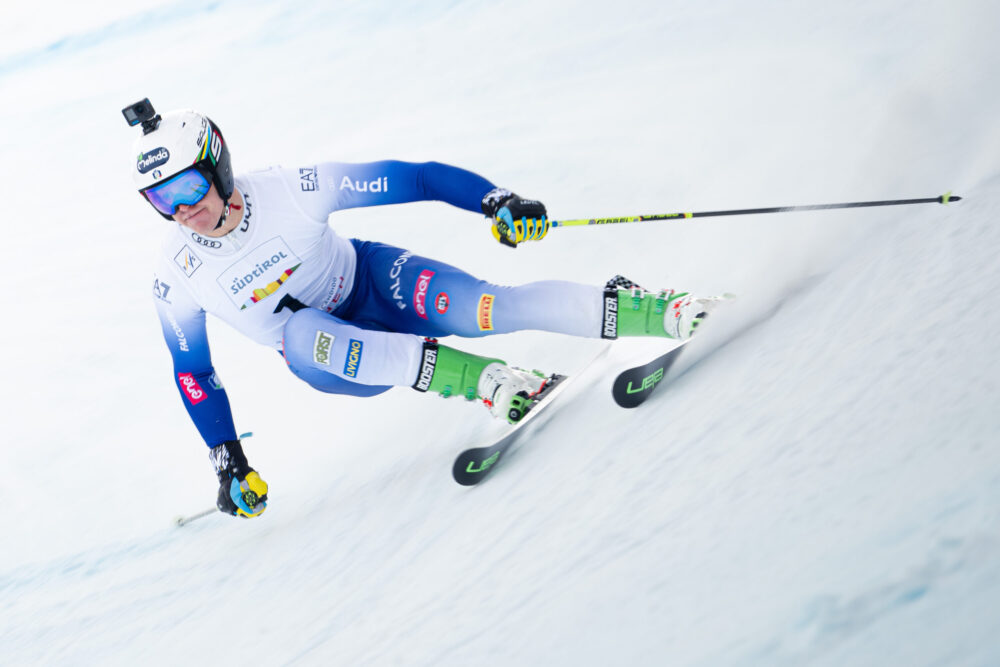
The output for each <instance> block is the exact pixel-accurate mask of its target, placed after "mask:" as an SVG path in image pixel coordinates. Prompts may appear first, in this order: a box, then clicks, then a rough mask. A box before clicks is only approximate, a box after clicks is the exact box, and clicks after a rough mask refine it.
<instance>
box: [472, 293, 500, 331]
mask: <svg viewBox="0 0 1000 667" xmlns="http://www.w3.org/2000/svg"><path fill="white" fill-rule="evenodd" d="M494 299H496V297H495V296H493V295H492V294H484V295H482V296H481V297H479V309H478V310H477V321H478V324H479V330H480V331H492V330H493V300H494Z"/></svg>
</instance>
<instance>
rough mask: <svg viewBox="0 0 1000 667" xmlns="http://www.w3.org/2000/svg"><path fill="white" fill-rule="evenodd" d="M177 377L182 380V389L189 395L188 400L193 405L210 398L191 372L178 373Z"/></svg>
mask: <svg viewBox="0 0 1000 667" xmlns="http://www.w3.org/2000/svg"><path fill="white" fill-rule="evenodd" d="M177 379H178V380H179V381H180V383H181V389H182V390H183V391H184V395H185V396H187V400H188V402H189V403H190V404H191V405H198V404H199V403H201V402H202V401H204V400H205V399H206V398H208V395H207V394H205V390H204V389H202V388H201V385H200V384H198V381H197V380H195V379H194V376H193V375H191V374H190V373H178V374H177Z"/></svg>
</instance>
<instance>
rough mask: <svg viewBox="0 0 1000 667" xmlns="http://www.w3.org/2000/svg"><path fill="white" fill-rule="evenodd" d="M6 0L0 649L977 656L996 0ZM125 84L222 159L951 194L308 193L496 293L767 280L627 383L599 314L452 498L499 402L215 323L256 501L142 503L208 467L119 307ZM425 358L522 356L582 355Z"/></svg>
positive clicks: (20, 658) (990, 519)
mask: <svg viewBox="0 0 1000 667" xmlns="http://www.w3.org/2000/svg"><path fill="white" fill-rule="evenodd" d="M41 9H42V10H43V11H42V12H41V13H40V15H39V16H33V15H32V14H31V13H29V12H28V11H27V9H26V8H24V7H17V8H14V7H11V8H5V9H3V10H0V12H3V14H2V15H0V37H4V38H5V44H6V46H5V47H4V50H3V51H0V94H2V95H3V98H4V99H5V100H16V103H14V104H8V105H5V106H4V108H3V109H2V110H0V121H2V122H0V125H2V126H3V127H6V128H7V131H5V132H4V133H3V134H0V153H2V155H3V156H4V157H3V159H2V160H0V182H3V183H5V184H6V186H5V188H4V195H5V196H4V198H3V204H2V205H3V207H4V212H5V216H4V218H5V220H7V221H8V226H7V228H8V233H9V235H10V243H11V245H10V246H9V247H10V248H12V249H13V250H12V251H11V252H9V253H7V255H6V260H7V267H6V271H5V276H6V277H7V281H8V282H7V285H6V289H5V292H4V306H5V310H6V311H7V312H8V313H9V314H11V313H13V314H14V318H13V319H14V320H15V321H16V322H17V326H16V328H15V327H14V326H13V325H11V324H8V327H7V328H6V329H5V331H6V333H5V336H6V339H5V341H4V345H3V346H0V349H2V352H0V354H2V358H0V360H2V364H3V368H4V369H5V376H6V377H7V378H8V382H6V383H4V388H3V390H2V391H3V396H2V400H0V405H2V406H3V408H2V409H3V413H2V423H3V424H4V443H3V447H0V470H3V471H4V475H5V478H4V484H3V485H0V508H2V511H0V534H2V535H3V536H4V537H3V549H0V663H3V664H12V665H21V664H101V665H109V664H122V665H125V664H129V665H131V664H176V663H180V662H183V661H186V662H189V663H192V664H204V663H208V662H216V661H219V660H221V659H226V660H232V659H234V658H235V659H237V660H246V659H251V658H252V659H254V660H256V661H259V662H262V663H264V664H295V665H311V664H344V665H386V664H407V665H410V664H414V665H417V664H419V665H469V664H477V665H514V664H553V665H606V664H630V665H640V664H650V665H651V664H672V665H673V664H677V665H718V664H746V665H803V664H816V665H845V664H850V665H883V664H907V665H953V664H954V665H982V664H996V663H998V662H1000V645H998V643H997V641H996V639H995V637H996V636H997V631H998V630H1000V621H998V615H997V614H996V608H997V605H998V602H1000V583H998V582H1000V537H998V536H1000V451H998V448H997V446H996V441H997V433H998V432H1000V414H998V412H997V409H996V406H997V404H998V403H1000V400H998V399H1000V381H998V378H1000V355H998V353H997V344H996V340H997V337H998V335H1000V307H998V306H1000V303H998V302H1000V298H998V296H997V295H998V294H1000V262H998V261H997V250H998V249H1000V226H998V225H996V220H997V217H998V215H1000V163H998V162H1000V160H998V158H997V156H998V155H1000V131H998V130H997V129H996V123H995V118H996V117H997V114H998V112H1000V94H998V93H997V92H996V86H995V81H994V78H995V73H996V72H997V71H1000V47H997V46H996V45H995V39H994V35H993V32H994V30H993V28H992V26H995V25H998V24H1000V10H998V9H997V8H995V7H994V6H993V5H990V4H989V3H986V2H981V1H962V2H957V3H947V4H944V3H937V2H931V1H927V0H922V1H920V2H910V3H904V2H902V1H901V0H899V1H896V2H888V3H882V4H881V5H879V6H878V7H871V6H869V5H865V4H859V3H847V4H844V5H842V6H835V7H832V6H829V5H825V4H824V5H821V4H819V3H804V4H802V3H782V2H773V3H765V4H764V5H758V6H754V7H753V8H751V7H744V6H742V5H740V4H739V3H722V4H718V5H712V6H705V7H702V6H693V5H689V4H687V3H679V2H661V3H651V2H634V3H632V2H628V3H625V4H624V5H616V6H615V7H609V6H606V5H602V4H600V3H596V2H586V3H565V2H554V3H550V4H546V5H544V6H539V5H537V3H535V4H531V3H527V2H523V1H521V0H515V1H513V2H507V3H503V4H502V5H497V6H493V5H490V4H488V3H456V2H435V3H396V4H393V5H392V6H391V7H390V6H388V5H386V6H379V4H378V3H375V4H370V3H361V2H345V3H338V4H337V5H336V6H325V5H298V4H293V3H283V2H281V3H270V2H262V1H261V2H253V3H236V2H231V1H220V2H215V3H210V4H207V5H204V4H198V3H192V2H188V1H187V0H178V1H175V2H168V1H165V2H160V3H157V4H156V5H151V6H148V7H145V8H143V9H141V10H136V9H135V8H133V7H130V6H125V5H121V4H118V5H116V6H115V7H114V8H109V10H108V14H107V15H106V16H104V17H100V16H97V15H94V14H93V13H87V14H79V13H77V14H74V13H73V12H72V9H71V8H70V7H69V5H66V6H65V7H64V6H62V5H61V4H60V3H59V2H51V3H48V4H46V5H45V6H43V7H41ZM43 15H50V20H49V21H48V22H47V23H46V22H43V21H41V20H40V19H41V18H43ZM510 26H528V27H529V28H530V29H524V30H520V29H518V30H514V29H512V28H510ZM220 63H232V67H231V69H226V68H225V67H223V66H220ZM220 83H221V85H220ZM145 96H149V97H150V98H151V99H152V101H153V103H154V104H155V105H156V106H157V108H158V109H160V110H161V111H163V110H166V109H169V108H173V107H182V106H192V107H198V108H200V109H203V110H205V111H206V112H207V113H209V114H211V115H212V116H213V118H214V119H215V120H216V121H217V122H219V123H220V125H221V126H222V128H223V129H224V131H225V132H226V137H227V139H228V140H229V141H230V144H231V146H232V147H233V153H234V160H235V162H236V166H237V171H241V170H244V169H249V168H253V167H255V166H258V165H263V164H270V163H276V162H280V163H283V164H286V165H292V164H296V163H299V162H301V163H303V164H307V163H309V162H310V161H315V160H320V159H337V160H344V161H352V160H357V161H365V160H373V159H383V158H386V157H393V158H399V159H409V160H440V161H444V162H451V163H454V164H458V165H460V166H464V167H468V168H471V169H474V170H476V171H480V172H481V173H483V174H484V175H485V176H487V177H489V178H491V179H492V180H494V181H496V182H498V183H499V184H501V185H506V186H509V187H511V188H513V189H515V190H516V191H518V192H521V193H523V194H525V195H528V196H537V197H539V198H541V199H542V200H543V201H545V202H546V204H547V205H548V206H549V210H550V212H551V214H552V215H553V217H555V218H560V217H562V218H574V217H584V216H605V215H607V216H613V215H631V214H642V213H653V212H667V211H670V210H707V209H723V208H736V207H749V206H769V205H786V204H787V205H792V204H805V203H826V202H833V201H848V200H852V199H853V200H867V199H882V198H895V197H911V196H912V197H919V196H935V195H938V194H941V193H942V192H943V191H945V190H947V189H954V191H955V193H956V194H959V195H961V196H962V197H963V200H962V201H961V202H957V203H955V204H952V205H950V206H947V207H943V206H938V205H929V206H917V207H899V208H891V209H890V208H886V209H867V210H863V211H839V212H819V213H809V214H804V213H787V214H778V215H771V216H746V217H742V218H732V219H714V220H708V221H689V222H664V223H650V224H637V225H610V226H606V227H602V228H584V229H571V228H567V229H555V230H553V231H552V233H551V234H550V237H549V238H548V239H546V240H545V241H544V242H543V243H540V244H535V245H526V246H525V247H522V248H518V249H517V250H516V251H513V252H512V251H510V250H508V249H506V248H501V247H499V246H497V244H495V243H494V242H493V241H492V239H490V238H489V235H488V232H487V230H486V227H485V224H484V223H482V222H481V221H478V220H476V219H475V216H469V215H468V214H466V213H464V212H461V211H455V210H453V209H448V208H447V207H444V206H443V205H439V204H430V203H426V204H424V203H422V204H415V205H410V206H407V207H385V208H383V209H380V210H368V211H348V212H344V213H343V214H338V216H337V217H335V218H334V219H333V220H332V224H334V226H335V227H336V229H337V230H338V232H339V233H342V234H344V235H345V236H352V235H357V236H362V237H366V238H376V239H379V240H384V241H386V242H391V243H395V244H397V245H401V246H405V247H408V248H410V249H412V250H413V251H414V252H417V253H423V254H427V255H431V256H434V257H438V258H440V259H443V260H445V261H449V262H452V263H454V264H456V265H458V266H462V267H466V268H470V269H472V270H473V271H474V272H475V273H478V274H479V275H482V276H483V277H484V278H487V279H492V280H498V281H507V282H520V281H528V280H535V279H542V278H551V277H559V278H564V279H568V280H576V281H580V282H588V283H599V282H603V281H604V280H606V279H607V278H608V277H610V276H611V275H613V274H615V273H624V274H625V275H628V276H629V277H631V278H633V279H635V280H636V281H638V282H640V283H642V284H646V285H648V286H649V287H652V288H655V287H659V286H661V285H665V286H672V287H680V288H684V289H691V290H693V291H696V292H704V293H721V292H724V291H731V292H735V293H737V294H739V299H738V301H737V302H736V304H734V307H733V312H734V313H735V312H737V311H738V310H743V309H745V310H746V311H749V312H751V313H760V312H766V310H767V308H768V306H769V304H770V303H773V302H774V301H775V300H776V299H779V298H780V297H781V295H785V294H787V295H789V296H788V297H787V299H786V300H785V301H784V302H783V304H782V307H781V308H780V309H779V310H777V311H776V312H775V313H774V315H773V316H771V317H768V318H766V319H765V321H763V322H761V323H760V324H759V325H757V326H754V327H751V328H749V329H747V330H746V331H744V332H743V333H741V334H740V335H737V336H736V337H734V338H733V339H732V340H730V341H728V342H727V343H726V345H725V346H724V347H720V348H719V349H718V350H717V351H716V352H715V353H714V354H710V355H707V356H705V357H704V358H702V359H700V360H699V361H698V363H697V364H696V365H694V366H693V367H692V368H690V370H689V371H688V372H687V373H685V374H684V375H682V376H681V377H679V378H678V379H677V380H676V381H675V382H673V383H671V384H669V385H667V386H663V387H660V388H659V389H658V390H657V393H656V394H654V396H653V397H652V398H651V400H650V401H649V402H648V403H647V404H646V405H644V406H643V407H642V408H640V409H638V410H634V411H629V410H620V409H618V408H616V407H615V406H614V404H613V403H612V401H611V397H610V387H611V380H612V379H613V374H614V373H615V372H616V371H617V370H620V369H622V368H624V367H627V366H628V365H631V364H633V363H638V361H639V360H646V359H648V358H650V357H651V356H653V355H655V354H656V353H657V352H658V350H659V349H660V343H659V342H657V341H652V342H650V341H619V343H618V344H616V345H615V347H614V349H613V350H612V352H611V354H610V355H609V357H608V358H606V359H604V360H601V361H600V362H598V364H597V365H596V366H595V368H594V369H592V370H591V371H589V372H590V373H592V374H593V376H592V378H590V379H588V380H587V381H586V382H582V383H580V384H577V385H576V386H575V387H574V388H573V389H572V390H571V392H570V395H569V396H568V397H567V398H568V399H570V400H564V401H562V402H563V403H564V406H563V407H562V408H560V409H559V410H558V411H557V412H556V413H554V414H553V415H552V416H551V418H550V419H547V420H543V422H542V423H540V424H539V425H537V426H535V427H532V437H531V438H530V440H529V441H526V442H523V443H522V444H521V445H520V446H519V447H517V448H516V449H514V450H512V451H511V452H510V453H509V454H508V456H507V458H506V459H505V461H504V464H503V465H502V466H501V467H500V468H499V469H498V470H497V471H495V473H493V475H492V476H491V478H490V479H489V480H488V481H487V482H486V483H485V484H483V485H482V486H480V487H475V488H472V489H465V488H461V487H458V486H457V485H455V484H454V483H453V482H452V481H451V478H450V467H451V463H452V461H453V460H454V456H455V455H456V454H457V453H458V451H459V450H460V449H462V448H464V447H466V446H469V445H474V444H477V443H478V442H479V441H480V440H485V439H487V436H488V434H489V433H490V432H495V431H496V430H497V429H498V428H502V426H498V425H497V424H495V423H492V422H491V421H490V420H489V419H488V417H487V416H486V415H485V414H484V411H483V410H482V408H480V407H472V406H468V405H465V404H464V402H462V401H460V400H458V399H453V400H449V401H442V400H435V399H431V398H428V397H424V396H416V395H415V394H414V393H413V392H411V391H408V390H403V389H400V390H396V391H393V392H389V393H388V394H386V395H384V396H380V397H377V398H373V399H368V400H356V399H349V398H337V397H330V396H326V395H317V394H315V393H313V392H310V391H309V390H308V389H307V388H306V387H304V386H302V385H301V383H298V381H297V380H295V379H294V378H293V377H292V376H291V375H290V374H289V373H288V372H287V370H286V369H285V368H284V365H283V364H282V363H281V362H280V359H276V358H275V355H274V354H273V352H272V351H269V350H264V349H262V348H257V347H255V346H253V344H252V343H249V342H248V341H243V340H240V339H239V338H238V337H237V336H236V335H235V334H232V333H231V332H228V331H226V329H225V328H224V326H221V325H219V323H218V322H213V323H212V324H211V325H210V335H211V337H212V342H213V352H214V361H215V364H216V368H217V369H218V371H219V373H220V375H221V377H222V378H223V380H224V381H225V383H226V386H227V390H228V391H229V394H230V398H231V400H232V402H233V405H234V410H235V414H236V418H237V427H238V428H239V429H240V430H241V431H247V430H253V431H254V432H255V434H256V435H255V437H254V438H253V439H251V440H249V441H248V443H247V452H248V456H249V458H250V461H251V462H252V464H253V465H254V466H255V467H256V468H257V469H258V470H260V471H261V473H262V475H263V476H264V478H265V479H267V480H268V482H269V484H270V485H271V493H270V494H269V495H270V496H271V499H272V500H271V505H270V506H269V508H268V512H267V513H266V514H265V515H264V516H263V517H262V518H260V519H257V520H254V521H236V520H233V519H231V518H229V517H224V516H221V515H211V516H209V517H207V518H204V519H201V520H199V521H196V522H194V523H192V524H190V525H188V526H185V527H183V528H176V527H174V526H172V525H171V518H172V517H173V516H176V515H177V514H181V513H186V514H190V513H194V512H197V511H199V510H200V509H203V508H204V507H206V506H208V505H210V504H211V503H212V501H213V499H214V495H215V486H214V484H215V481H214V475H213V474H212V472H211V469H210V467H209V464H208V461H207V457H206V456H205V452H204V448H203V446H202V445H201V443H200V442H199V441H198V439H197V435H196V433H195V432H194V429H193V428H192V427H191V426H190V424H189V423H187V421H186V415H185V414H184V412H183V409H182V407H181V404H180V402H179V401H178V398H177V395H176V390H175V389H174V387H173V385H172V383H171V382H170V381H169V373H170V370H169V360H168V356H167V354H166V352H165V350H164V349H163V344H162V341H161V339H160V332H159V327H158V326H157V324H156V322H155V316H154V314H153V309H152V307H151V304H150V303H149V298H148V297H149V295H148V291H147V290H148V280H149V264H150V262H149V258H150V254H151V253H152V251H153V249H154V248H155V244H156V242H157V240H158V238H159V231H158V230H159V227H158V226H157V223H158V222H159V220H158V218H156V217H155V216H153V217H151V213H150V212H149V211H148V210H147V209H148V207H146V206H145V205H144V204H143V203H142V202H141V201H140V200H139V198H138V197H135V196H134V195H133V194H132V193H131V185H130V182H129V180H128V176H127V174H126V169H125V160H126V159H127V155H128V151H129V148H128V146H129V143H130V141H131V139H132V135H131V133H130V132H129V130H128V129H127V128H126V127H125V125H124V123H122V122H121V120H120V118H119V117H118V110H119V109H120V108H121V107H123V106H125V105H126V104H128V103H130V102H132V101H134V100H137V99H140V98H142V97H145ZM653 249H655V250H653ZM810 277H812V279H810ZM796 288H798V290H796ZM737 306H738V307H737ZM731 319H736V317H735V315H733V316H732V318H731ZM10 321H11V319H10V317H9V319H8V322H10ZM718 321H719V322H720V325H719V326H718V328H717V332H721V331H722V330H723V328H724V327H723V326H722V324H723V323H724V321H725V318H723V317H722V316H721V315H720V317H719V318H718ZM711 324H712V322H711V321H709V322H707V323H706V328H705V329H704V331H703V332H702V334H701V335H703V336H705V337H706V339H707V338H708V337H711V336H713V335H719V336H721V333H719V334H712V328H711ZM213 325H214V326H213ZM449 342H453V343H454V344H456V345H458V346H461V347H463V348H465V349H468V350H470V351H474V352H483V353H486V352H488V353H490V354H494V355H497V356H500V357H503V358H507V359H510V360H511V361H513V362H516V363H518V364H521V365H527V366H530V367H538V368H544V369H551V370H556V371H560V372H574V371H575V370H577V369H578V367H579V365H580V364H582V363H584V361H585V360H586V359H588V358H590V357H591V356H592V355H593V354H594V353H595V352H596V350H598V349H599V347H600V345H601V342H600V341H589V340H570V339H566V338H564V337H560V336H556V335H553V334H546V333H539V332H522V333H518V334H513V335H508V336H497V337H492V338H488V339H481V340H469V341H457V340H453V341H449ZM600 371H603V373H604V376H603V377H602V375H601V372H600Z"/></svg>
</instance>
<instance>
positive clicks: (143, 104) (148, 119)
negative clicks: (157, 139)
mask: <svg viewBox="0 0 1000 667" xmlns="http://www.w3.org/2000/svg"><path fill="white" fill-rule="evenodd" d="M122 115H123V116H125V122H127V123H128V124H129V125H130V126H132V127H134V126H136V125H138V124H139V123H142V133H143V134H149V133H150V132H152V131H153V130H155V129H156V128H157V127H159V125H160V120H162V119H161V118H160V116H159V115H157V113H156V110H155V109H154V108H153V105H152V104H150V102H149V98H148V97H147V98H145V99H143V100H142V101H140V102H136V103H135V104H130V105H129V106H127V107H125V108H124V109H122Z"/></svg>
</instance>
